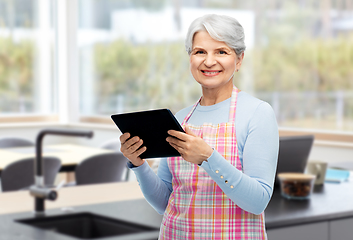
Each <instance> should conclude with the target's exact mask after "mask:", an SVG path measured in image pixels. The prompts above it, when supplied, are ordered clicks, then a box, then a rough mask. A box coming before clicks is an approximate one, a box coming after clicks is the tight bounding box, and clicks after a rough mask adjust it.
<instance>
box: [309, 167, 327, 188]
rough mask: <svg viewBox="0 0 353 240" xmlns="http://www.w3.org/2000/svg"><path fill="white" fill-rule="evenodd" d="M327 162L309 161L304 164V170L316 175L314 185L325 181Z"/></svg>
mask: <svg viewBox="0 0 353 240" xmlns="http://www.w3.org/2000/svg"><path fill="white" fill-rule="evenodd" d="M326 169H327V162H322V161H309V162H308V164H307V166H306V172H307V173H309V174H313V175H315V176H316V179H315V183H314V184H315V185H322V184H324V182H325V176H326Z"/></svg>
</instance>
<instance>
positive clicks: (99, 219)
mask: <svg viewBox="0 0 353 240" xmlns="http://www.w3.org/2000/svg"><path fill="white" fill-rule="evenodd" d="M16 221H17V222H19V223H23V224H28V225H30V226H33V227H37V228H41V229H45V230H50V231H53V232H56V233H60V234H65V235H69V236H71V237H77V238H81V239H99V238H104V237H113V236H123V235H124V236H126V237H127V236H129V235H134V234H138V235H141V234H142V233H150V232H156V231H158V229H156V228H152V227H147V226H143V225H139V224H135V223H131V222H125V221H121V220H117V219H113V218H109V217H106V216H101V215H97V214H93V213H90V212H81V213H72V214H64V215H55V216H44V217H35V218H27V219H20V220H16ZM147 235H150V234H147ZM157 237H158V235H157Z"/></svg>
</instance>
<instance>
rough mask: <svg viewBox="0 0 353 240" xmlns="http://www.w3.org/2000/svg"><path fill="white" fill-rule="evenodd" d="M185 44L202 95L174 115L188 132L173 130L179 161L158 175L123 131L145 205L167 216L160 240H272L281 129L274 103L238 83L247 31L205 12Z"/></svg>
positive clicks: (164, 163) (167, 163)
mask: <svg viewBox="0 0 353 240" xmlns="http://www.w3.org/2000/svg"><path fill="white" fill-rule="evenodd" d="M185 45H186V50H187V52H188V54H189V56H190V69H191V73H192V75H193V77H194V78H195V80H196V81H197V82H198V83H199V84H200V86H201V88H202V97H201V98H200V100H199V101H197V102H196V104H195V105H193V106H190V107H187V108H185V109H183V110H181V111H179V112H178V113H177V114H176V118H177V119H178V121H179V122H180V123H181V124H182V126H183V127H184V128H185V130H186V133H182V132H178V131H173V130H170V131H169V132H168V133H169V134H170V135H171V136H170V137H168V138H167V139H166V141H168V142H169V143H170V145H171V146H173V147H174V148H175V149H176V150H177V151H178V152H179V153H180V154H181V157H172V158H168V159H162V160H161V162H160V164H159V167H158V173H157V175H156V174H154V172H153V171H152V169H151V168H150V167H149V165H148V164H147V163H146V161H145V160H144V159H141V158H140V157H139V155H140V154H141V153H142V152H144V151H146V147H144V146H143V139H140V138H139V137H138V136H130V134H129V133H125V134H123V135H122V136H121V137H120V140H121V143H122V145H121V151H122V152H123V154H124V155H125V156H126V157H127V158H128V159H129V160H130V163H129V167H130V168H131V169H132V170H133V171H134V172H135V174H136V177H137V180H138V181H139V184H140V187H141V189H142V192H143V194H144V196H145V198H146V200H147V201H148V202H149V203H150V204H151V206H152V207H154V208H155V209H156V211H157V212H158V213H160V214H164V217H163V220H162V224H161V229H160V235H159V239H173V240H175V239H227V240H228V239H257V240H258V239H267V235H266V230H265V218H264V210H265V208H266V206H267V204H268V202H269V200H270V198H271V195H272V189H273V182H274V177H275V171H276V165H277V156H278V128H277V123H276V118H275V115H274V112H273V110H272V108H271V106H270V105H269V104H268V103H266V102H263V101H261V100H259V99H257V98H255V97H252V96H250V95H249V94H247V93H246V92H242V91H240V90H238V89H237V88H236V87H235V86H234V85H233V78H234V75H236V72H238V71H239V69H240V68H241V65H242V62H243V59H244V50H245V44H244V32H243V28H242V26H241V25H240V24H239V23H238V21H237V20H235V19H234V18H231V17H228V16H219V15H213V14H212V15H205V16H203V17H200V18H198V19H196V20H194V22H192V24H191V25H190V27H189V31H188V33H187V37H186V44H185Z"/></svg>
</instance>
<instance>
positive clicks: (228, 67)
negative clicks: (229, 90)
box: [190, 31, 243, 90]
mask: <svg viewBox="0 0 353 240" xmlns="http://www.w3.org/2000/svg"><path fill="white" fill-rule="evenodd" d="M242 59H243V54H242V56H241V57H240V58H238V56H237V55H236V53H235V51H234V50H233V49H231V48H230V47H229V46H228V45H227V44H226V43H225V42H220V41H217V40H214V39H213V38H212V37H211V36H210V35H209V34H208V32H206V31H200V32H197V33H196V34H195V35H194V41H193V46H192V52H191V54H190V70H191V73H192V75H193V76H194V78H195V80H196V81H197V82H198V83H199V84H201V86H202V88H203V89H207V90H211V89H222V88H224V87H229V86H230V85H231V87H233V81H232V78H233V75H234V72H235V71H236V70H237V69H239V68H240V66H241V62H242Z"/></svg>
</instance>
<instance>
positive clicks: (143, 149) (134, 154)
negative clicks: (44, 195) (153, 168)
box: [132, 146, 147, 158]
mask: <svg viewBox="0 0 353 240" xmlns="http://www.w3.org/2000/svg"><path fill="white" fill-rule="evenodd" d="M146 150H147V147H146V146H143V147H142V148H140V149H138V150H137V151H135V152H134V153H133V154H132V155H133V156H134V157H135V158H139V156H140V155H141V154H142V153H144V152H145V151H146Z"/></svg>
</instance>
